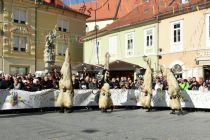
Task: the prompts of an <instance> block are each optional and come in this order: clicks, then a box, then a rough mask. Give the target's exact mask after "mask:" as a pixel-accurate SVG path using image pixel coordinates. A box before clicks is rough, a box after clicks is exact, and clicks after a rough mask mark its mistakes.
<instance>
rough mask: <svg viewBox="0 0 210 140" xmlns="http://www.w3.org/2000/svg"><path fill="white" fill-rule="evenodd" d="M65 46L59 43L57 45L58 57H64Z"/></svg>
mask: <svg viewBox="0 0 210 140" xmlns="http://www.w3.org/2000/svg"><path fill="white" fill-rule="evenodd" d="M67 46H68V45H67V44H65V43H61V44H60V45H59V48H58V55H60V56H65V52H66V49H67Z"/></svg>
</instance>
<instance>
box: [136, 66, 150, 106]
mask: <svg viewBox="0 0 210 140" xmlns="http://www.w3.org/2000/svg"><path fill="white" fill-rule="evenodd" d="M151 99H152V70H151V68H150V66H149V63H148V65H147V69H146V72H145V74H144V83H143V89H141V95H140V96H139V101H140V104H141V105H142V106H143V107H144V108H148V109H149V108H150V107H151Z"/></svg>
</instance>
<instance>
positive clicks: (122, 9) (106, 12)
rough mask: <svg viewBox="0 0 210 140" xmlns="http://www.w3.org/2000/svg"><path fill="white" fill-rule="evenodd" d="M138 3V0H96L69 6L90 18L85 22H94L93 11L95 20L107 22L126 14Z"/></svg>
mask: <svg viewBox="0 0 210 140" xmlns="http://www.w3.org/2000/svg"><path fill="white" fill-rule="evenodd" d="M138 3H139V0H97V1H92V2H87V3H81V4H76V5H70V7H71V8H72V9H75V10H77V11H80V12H84V13H85V14H88V15H90V16H91V17H90V18H88V19H87V21H94V20H95V9H97V10H96V19H97V21H98V20H107V19H118V18H121V17H122V16H125V15H126V14H128V13H129V12H130V11H131V10H133V8H134V7H135V5H137V4H138Z"/></svg>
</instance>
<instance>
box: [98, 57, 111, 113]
mask: <svg viewBox="0 0 210 140" xmlns="http://www.w3.org/2000/svg"><path fill="white" fill-rule="evenodd" d="M109 57H110V55H109V53H106V55H105V58H106V59H105V66H104V67H105V69H104V70H103V78H102V80H101V84H102V85H103V86H102V87H101V90H100V95H99V103H98V105H99V108H100V109H101V111H102V112H107V109H111V111H113V102H112V98H111V93H110V92H109V89H110V86H109V83H108V81H109V80H108V79H109V71H108V69H109Z"/></svg>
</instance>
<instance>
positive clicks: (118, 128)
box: [0, 109, 210, 140]
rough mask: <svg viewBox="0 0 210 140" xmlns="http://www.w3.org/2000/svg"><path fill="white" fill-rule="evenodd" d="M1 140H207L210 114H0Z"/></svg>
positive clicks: (93, 112) (165, 112) (124, 112)
mask: <svg viewBox="0 0 210 140" xmlns="http://www.w3.org/2000/svg"><path fill="white" fill-rule="evenodd" d="M0 140H210V113H209V112H185V114H184V115H183V116H177V115H170V114H169V110H165V111H153V112H145V110H142V109H136V110H125V109H118V110H114V112H112V113H101V112H100V111H98V110H94V111H92V110H91V111H88V110H77V111H74V112H73V113H70V114H67V113H64V114H60V113H57V112H42V113H40V112H36V113H19V114H0Z"/></svg>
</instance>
